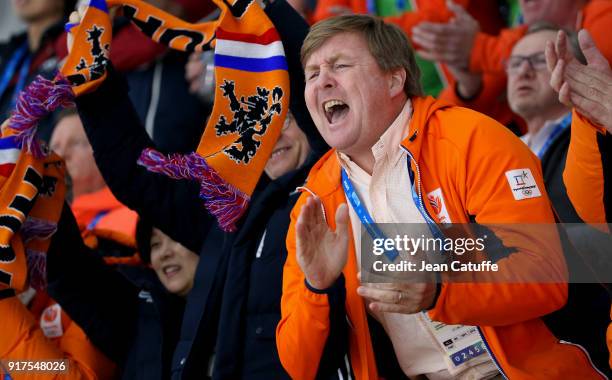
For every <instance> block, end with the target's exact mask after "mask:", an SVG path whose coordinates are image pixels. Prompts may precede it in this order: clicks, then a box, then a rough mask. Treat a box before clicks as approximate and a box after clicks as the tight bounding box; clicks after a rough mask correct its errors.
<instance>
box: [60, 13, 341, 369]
mask: <svg viewBox="0 0 612 380" xmlns="http://www.w3.org/2000/svg"><path fill="white" fill-rule="evenodd" d="M265 11H266V13H267V14H268V16H269V17H270V19H271V20H272V21H273V23H274V24H275V26H276V28H277V30H278V32H279V35H280V36H281V38H282V39H283V46H284V48H285V52H286V53H285V54H286V57H287V61H288V64H289V68H290V69H289V72H290V76H291V93H292V97H291V100H290V110H291V115H292V117H291V118H290V119H289V120H288V121H287V124H286V128H285V129H284V130H283V131H282V133H281V137H280V139H279V140H278V142H277V145H276V147H275V148H274V150H275V152H274V154H273V157H272V158H271V161H270V162H269V165H268V166H267V167H266V172H267V173H268V175H269V177H270V178H269V179H268V180H265V179H264V180H262V181H261V182H260V184H259V186H258V190H257V191H256V192H255V193H254V195H253V196H252V199H251V202H250V206H249V211H248V215H247V216H246V217H245V219H244V221H243V225H242V227H241V228H240V229H239V231H238V233H235V234H225V233H223V232H222V231H221V230H220V229H218V228H217V227H216V222H215V220H214V219H213V217H212V216H211V215H210V214H208V212H206V211H205V210H204V209H203V207H201V206H200V204H201V200H200V198H199V184H198V183H195V182H190V181H178V180H173V179H169V178H167V177H165V176H161V175H159V174H154V173H151V172H148V171H146V170H145V169H144V168H142V167H140V166H138V165H137V164H136V162H137V158H138V156H139V155H140V152H141V151H142V150H143V148H145V147H148V146H151V145H152V142H151V140H150V139H149V138H148V137H147V135H146V132H145V130H144V129H143V128H142V126H141V124H140V123H139V121H138V118H137V116H136V115H135V112H134V109H133V108H132V105H131V104H130V99H129V98H128V95H127V92H126V87H125V82H124V81H122V80H121V78H120V77H119V76H118V74H117V73H116V72H114V71H113V70H112V68H109V75H108V78H107V79H106V80H105V82H104V83H103V84H102V85H101V86H100V87H99V88H98V89H97V90H96V91H94V92H92V93H90V94H87V95H84V96H81V97H79V98H78V99H77V105H78V109H79V113H80V115H81V118H82V120H83V123H84V126H85V131H86V133H87V135H88V138H89V140H90V142H91V144H92V146H93V149H94V154H95V158H96V162H97V163H98V166H99V168H100V171H101V173H102V175H103V177H104V178H105V180H106V182H107V183H108V185H109V187H110V188H111V189H112V190H113V192H114V193H116V194H117V196H118V198H119V199H120V200H122V201H124V202H125V203H126V204H127V205H129V206H130V207H132V208H133V209H135V210H137V211H138V212H139V214H140V215H141V216H142V217H143V219H146V220H150V221H151V223H152V224H153V225H154V226H155V227H156V228H159V229H160V230H161V231H163V232H164V233H167V234H168V235H169V236H170V237H172V239H174V240H175V241H177V242H179V243H181V244H182V245H184V246H185V247H187V248H189V249H190V250H192V251H194V252H200V261H199V264H198V267H197V269H196V275H195V276H196V280H195V282H194V286H193V288H192V290H191V292H190V294H189V295H188V297H187V299H186V303H185V311H184V314H183V318H182V322H179V323H178V325H179V326H180V333H179V337H178V341H177V343H176V344H175V346H174V347H173V348H172V351H171V355H172V358H171V366H170V372H171V373H172V375H173V376H176V377H185V378H191V377H195V376H204V375H211V376H213V377H219V378H229V379H234V378H246V379H253V378H254V379H257V378H260V379H270V378H283V377H285V378H286V377H287V375H286V374H285V372H284V371H283V369H282V367H281V365H280V361H279V359H278V354H277V352H276V345H275V344H274V340H273V336H274V328H275V326H276V324H277V323H278V321H279V320H280V296H281V279H282V275H281V273H282V268H283V264H284V261H285V257H286V251H285V249H284V246H285V236H286V230H287V226H288V224H289V211H290V210H291V208H292V206H293V203H294V202H295V200H296V195H295V194H294V191H293V190H294V189H295V187H296V186H299V185H301V184H303V183H304V181H305V179H306V176H307V173H308V171H309V168H310V166H311V165H312V163H313V162H314V161H315V160H316V159H317V158H318V157H319V156H320V155H321V153H322V152H323V151H324V150H326V148H327V146H326V144H325V143H324V142H323V140H322V139H321V137H320V135H319V134H318V132H317V131H316V128H315V127H314V125H313V123H312V120H311V119H310V117H309V115H308V113H307V109H306V106H305V104H304V100H303V95H301V94H303V86H304V80H303V72H302V69H301V66H300V60H299V48H300V46H301V41H302V39H303V38H304V36H305V35H306V31H307V24H305V22H304V20H303V19H302V18H301V17H300V16H299V15H298V14H297V13H296V12H295V11H294V10H293V9H292V8H291V7H290V6H289V5H288V4H287V3H286V2H284V1H275V2H274V3H272V4H269V5H268V6H267V7H266V9H265ZM101 106H102V107H101ZM293 120H295V122H293ZM194 122H196V121H194ZM298 127H299V128H298ZM300 129H301V130H302V132H300ZM295 169H297V170H295ZM270 180H271V181H270ZM268 182H269V183H268ZM266 231H267V232H266ZM234 239H235V241H236V242H235V244H233V241H234ZM60 301H61V299H60ZM219 314H220V315H219ZM79 320H80V319H79ZM86 320H87V319H84V323H85V321H86ZM89 326H91V324H89ZM85 330H86V331H87V332H88V333H90V331H89V330H88V329H87V328H86V329H85ZM91 336H92V340H93V341H94V342H95V343H96V344H99V345H100V346H101V347H109V346H110V344H111V343H110V342H105V341H104V340H105V338H104V336H101V335H99V334H98V333H97V332H96V331H91ZM99 341H101V342H100V343H98V342H99ZM344 342H345V340H338V344H343V343H344ZM103 351H104V350H103ZM332 351H337V350H335V349H334V350H332ZM213 352H214V356H213ZM342 357H343V355H342V356H341V358H342ZM324 362H325V361H324ZM334 366H335V364H323V366H322V367H325V368H327V371H326V372H325V373H329V374H333V375H336V374H337V370H338V367H337V366H336V367H335V368H333V367H334ZM342 366H343V367H344V364H343V362H342Z"/></svg>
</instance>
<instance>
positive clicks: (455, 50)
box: [412, 1, 480, 70]
mask: <svg viewBox="0 0 612 380" xmlns="http://www.w3.org/2000/svg"><path fill="white" fill-rule="evenodd" d="M447 6H448V9H449V10H451V11H452V12H453V13H454V14H455V17H454V18H453V19H451V20H450V21H449V22H448V23H446V24H440V23H433V22H427V21H425V22H422V23H420V24H418V25H417V26H415V27H414V28H413V29H412V40H413V41H414V42H415V43H417V44H418V45H420V46H421V48H420V49H419V50H418V53H419V55H421V56H422V57H423V58H425V59H428V60H431V61H438V62H441V63H445V64H447V65H451V66H456V68H457V69H462V70H466V69H467V68H468V67H469V63H470V55H471V52H472V47H473V46H474V38H475V37H476V34H477V33H478V32H479V31H480V25H479V24H478V21H476V20H475V19H474V18H473V17H472V16H471V15H470V14H469V13H467V12H466V10H465V9H463V7H461V6H460V5H457V4H455V3H454V2H452V1H448V2H447Z"/></svg>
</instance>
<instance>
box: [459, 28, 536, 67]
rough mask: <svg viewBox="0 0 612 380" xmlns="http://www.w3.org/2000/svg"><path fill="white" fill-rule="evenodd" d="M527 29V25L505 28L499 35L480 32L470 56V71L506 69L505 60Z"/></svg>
mask: <svg viewBox="0 0 612 380" xmlns="http://www.w3.org/2000/svg"><path fill="white" fill-rule="evenodd" d="M526 31H527V26H519V27H516V28H512V29H503V30H502V31H501V32H500V33H499V35H496V36H493V35H490V34H486V33H478V34H477V35H476V38H475V39H474V46H473V47H472V55H471V57H470V71H473V72H476V73H479V72H500V71H503V70H504V65H503V63H504V60H505V59H506V58H508V57H509V56H510V53H511V52H512V47H513V46H514V44H516V42H517V41H518V40H520V39H521V38H522V37H523V36H524V35H525V32H526Z"/></svg>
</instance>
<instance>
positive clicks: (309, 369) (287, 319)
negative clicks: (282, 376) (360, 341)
mask: <svg viewBox="0 0 612 380" xmlns="http://www.w3.org/2000/svg"><path fill="white" fill-rule="evenodd" d="M307 196H308V195H306V194H304V195H302V196H301V197H300V199H299V200H298V202H297V203H296V205H295V206H294V208H293V211H292V212H291V224H290V225H289V231H288V234H287V261H286V262H285V266H284V268H283V296H282V299H281V321H280V322H279V324H278V326H277V328H276V345H277V347H278V355H279V357H280V360H281V363H282V364H283V367H284V368H285V370H286V371H287V373H288V374H289V375H290V376H291V378H293V379H301V380H308V379H314V378H315V376H316V374H317V369H318V363H319V362H320V360H321V355H322V354H323V349H324V347H325V343H326V341H327V337H328V335H329V330H330V321H329V310H330V307H329V302H328V297H327V295H326V294H318V293H314V292H312V291H310V290H309V289H308V288H307V287H306V285H305V283H304V279H305V277H304V274H303V273H302V270H301V269H300V267H299V265H298V263H297V260H296V258H295V222H296V220H297V216H298V211H297V210H300V209H301V207H302V205H303V204H304V202H305V200H306V197H307Z"/></svg>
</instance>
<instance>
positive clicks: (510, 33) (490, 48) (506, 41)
mask: <svg viewBox="0 0 612 380" xmlns="http://www.w3.org/2000/svg"><path fill="white" fill-rule="evenodd" d="M581 17H582V20H579V21H581V22H580V23H579V24H578V25H579V26H580V27H581V28H584V29H586V30H588V31H589V33H590V34H591V36H592V37H593V40H594V41H595V44H596V45H597V47H598V48H599V50H601V52H602V54H603V55H604V56H605V57H606V58H608V61H611V62H612V40H611V39H610V38H609V32H610V25H612V1H609V0H591V1H590V2H588V3H587V4H586V5H585V6H584V8H582V16H581ZM526 31H527V26H524V25H523V26H519V27H516V28H512V29H504V30H502V31H501V33H500V34H499V35H498V36H494V35H490V34H486V33H478V35H477V36H476V39H475V40H474V47H473V48H472V56H471V58H470V70H471V71H474V72H481V71H482V72H500V71H503V70H504V66H503V62H504V60H505V59H507V58H508V57H509V56H510V53H511V52H512V48H513V47H514V44H516V42H517V41H518V40H520V39H521V38H522V37H523V35H525V32H526Z"/></svg>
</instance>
